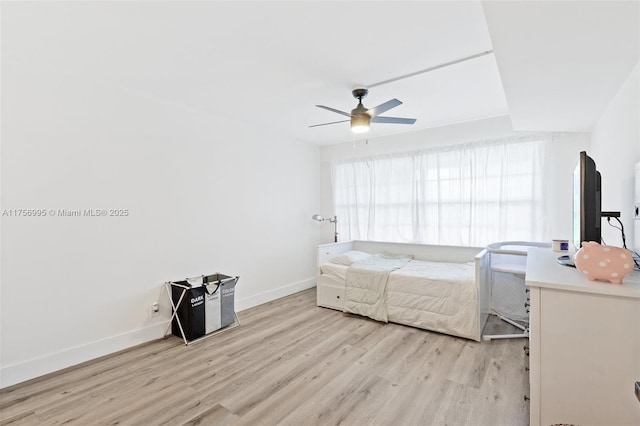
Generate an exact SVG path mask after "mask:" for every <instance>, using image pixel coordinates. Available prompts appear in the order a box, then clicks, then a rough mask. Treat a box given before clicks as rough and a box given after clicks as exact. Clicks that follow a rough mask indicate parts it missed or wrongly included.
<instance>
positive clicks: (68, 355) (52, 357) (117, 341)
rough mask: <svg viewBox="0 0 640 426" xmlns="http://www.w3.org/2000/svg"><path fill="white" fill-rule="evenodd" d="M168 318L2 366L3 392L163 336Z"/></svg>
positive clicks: (249, 300) (249, 303) (258, 300)
mask: <svg viewBox="0 0 640 426" xmlns="http://www.w3.org/2000/svg"><path fill="white" fill-rule="evenodd" d="M315 284H316V282H315V278H310V279H307V280H303V281H299V282H297V283H293V284H289V285H286V286H282V287H278V288H275V289H273V290H269V291H265V292H263V293H259V294H256V295H253V296H250V297H246V298H244V299H239V300H238V299H236V310H237V311H238V312H239V311H243V310H245V309H249V308H252V307H254V306H258V305H261V304H263V303H267V302H271V301H272V300H275V299H279V298H281V297H285V296H289V295H290V294H294V293H297V292H299V291H303V290H306V289H308V288H312V287H314V286H315ZM167 321H168V318H164V319H159V322H157V323H154V324H151V325H149V326H146V327H144V328H140V329H137V330H133V331H130V332H127V333H123V334H120V335H117V336H112V337H107V338H105V339H101V340H98V341H95V342H90V343H87V344H84V345H79V346H74V347H71V348H68V349H63V350H61V351H58V352H54V353H51V354H47V355H44V356H41V357H38V358H33V359H29V360H26V361H22V362H19V363H16V364H12V365H7V366H2V367H0V389H2V388H6V387H9V386H13V385H15V384H18V383H22V382H25V381H27V380H31V379H35V378H37V377H40V376H44V375H45V374H49V373H53V372H56V371H59V370H62V369H64V368H68V367H72V366H74V365H78V364H81V363H83V362H86V361H90V360H92V359H95V358H99V357H101V356H105V355H109V354H112V353H114V352H118V351H121V350H124V349H128V348H131V347H133V346H137V345H140V344H143V343H147V342H150V341H152V340H156V339H160V338H162V337H163V335H164V332H165V330H166V328H167Z"/></svg>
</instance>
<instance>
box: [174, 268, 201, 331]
mask: <svg viewBox="0 0 640 426" xmlns="http://www.w3.org/2000/svg"><path fill="white" fill-rule="evenodd" d="M185 287H187V289H186V290H185ZM183 291H184V292H185V293H184V296H183V298H182V301H180V296H181V295H182V292H183ZM171 298H172V299H173V304H174V305H177V307H178V308H177V311H178V314H177V315H176V317H177V318H179V319H180V325H182V330H183V331H184V338H185V339H187V340H195V339H197V338H198V337H202V336H204V335H205V317H204V315H205V313H204V299H205V288H204V287H203V286H198V287H191V284H189V282H188V281H177V282H175V283H171ZM178 302H180V304H179V305H178ZM177 318H174V319H173V322H172V324H171V333H173V334H174V335H175V336H178V337H182V333H180V327H179V326H178V320H177Z"/></svg>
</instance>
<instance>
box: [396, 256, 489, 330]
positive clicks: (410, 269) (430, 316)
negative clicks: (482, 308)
mask: <svg viewBox="0 0 640 426" xmlns="http://www.w3.org/2000/svg"><path fill="white" fill-rule="evenodd" d="M386 300H387V311H388V315H389V321H393V322H399V323H402V324H411V325H413V326H415V327H420V328H424V329H428V330H433V331H440V332H443V333H448V334H454V335H457V336H462V337H468V338H474V336H475V334H476V333H477V331H476V327H477V316H478V294H477V288H476V286H475V266H474V264H473V263H445V262H429V261H416V260H414V261H411V262H409V264H408V265H407V266H405V267H404V268H402V269H399V270H397V271H394V272H393V273H391V274H390V276H389V283H388V287H387V299H386Z"/></svg>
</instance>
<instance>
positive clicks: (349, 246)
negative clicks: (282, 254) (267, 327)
mask: <svg viewBox="0 0 640 426" xmlns="http://www.w3.org/2000/svg"><path fill="white" fill-rule="evenodd" d="M349 250H358V251H363V252H366V253H383V252H384V253H392V254H403V255H413V256H414V259H416V260H430V261H434V262H456V263H462V262H475V270H476V273H475V285H476V286H477V294H478V295H479V300H478V304H477V316H476V318H477V322H476V324H475V325H474V329H475V332H474V335H473V336H471V338H472V339H473V340H476V341H481V340H482V329H483V328H484V324H485V322H486V321H487V317H488V315H489V311H490V309H491V275H490V274H491V269H490V266H491V265H490V257H489V256H490V254H489V252H488V251H487V250H485V249H484V248H482V247H456V246H439V245H426V244H405V243H386V242H378V241H346V242H340V243H331V244H322V245H319V246H318V262H317V267H318V269H317V277H318V278H317V304H318V306H322V307H325V308H331V309H337V310H339V311H342V309H343V305H344V284H341V283H339V282H337V281H336V280H334V279H332V278H330V277H327V276H324V275H322V274H321V273H320V265H322V264H323V263H324V262H326V261H327V260H328V259H329V258H331V257H334V256H337V255H339V254H341V253H344V252H346V251H349ZM404 325H410V326H411V325H413V324H404ZM461 337H469V336H461Z"/></svg>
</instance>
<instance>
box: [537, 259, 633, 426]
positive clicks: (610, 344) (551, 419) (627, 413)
mask: <svg viewBox="0 0 640 426" xmlns="http://www.w3.org/2000/svg"><path fill="white" fill-rule="evenodd" d="M559 255H560V253H556V252H553V251H551V249H538V248H536V249H531V250H530V251H529V255H528V258H527V273H526V284H527V286H528V287H529V288H530V291H531V294H530V295H531V314H530V329H531V330H530V332H531V334H530V339H529V347H530V358H529V363H530V376H529V378H530V385H531V394H530V397H531V425H532V426H536V425H551V424H558V423H568V424H576V425H581V426H588V425H640V402H639V401H638V399H636V396H635V395H634V383H635V382H636V381H638V380H640V273H639V272H634V273H632V274H631V275H628V276H627V277H626V278H625V279H624V281H623V284H621V285H619V284H610V283H603V282H598V281H588V280H587V279H585V278H584V277H583V276H582V274H581V273H580V271H578V270H577V269H575V268H571V267H567V266H563V265H560V264H558V263H557V262H556V259H557V257H558V256H559Z"/></svg>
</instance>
